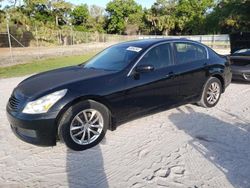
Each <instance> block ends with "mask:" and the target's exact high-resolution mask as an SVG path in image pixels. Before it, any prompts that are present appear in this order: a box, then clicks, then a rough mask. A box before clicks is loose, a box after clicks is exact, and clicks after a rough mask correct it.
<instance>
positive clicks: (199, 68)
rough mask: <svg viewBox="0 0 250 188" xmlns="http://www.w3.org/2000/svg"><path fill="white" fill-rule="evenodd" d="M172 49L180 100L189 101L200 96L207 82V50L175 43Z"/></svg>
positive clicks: (187, 43)
mask: <svg viewBox="0 0 250 188" xmlns="http://www.w3.org/2000/svg"><path fill="white" fill-rule="evenodd" d="M173 47H174V52H175V53H174V54H175V62H176V74H177V75H178V76H177V78H178V83H179V97H180V100H184V101H185V100H191V99H193V98H196V97H198V96H199V95H200V93H201V91H202V88H203V85H204V83H205V82H206V80H207V75H208V74H207V69H206V67H207V63H208V58H209V57H208V53H207V49H206V47H204V46H202V45H200V44H198V43H192V42H175V43H174V45H173Z"/></svg>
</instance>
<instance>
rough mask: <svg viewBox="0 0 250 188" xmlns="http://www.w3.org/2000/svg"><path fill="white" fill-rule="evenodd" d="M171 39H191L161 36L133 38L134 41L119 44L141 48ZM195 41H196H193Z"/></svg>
mask: <svg viewBox="0 0 250 188" xmlns="http://www.w3.org/2000/svg"><path fill="white" fill-rule="evenodd" d="M171 41H180V42H181V41H183V42H186V41H191V40H188V39H185V38H181V39H180V38H160V39H139V40H133V41H128V42H123V43H119V44H117V45H118V46H122V45H124V46H135V47H140V48H148V47H151V46H153V45H155V44H158V43H161V42H171ZM191 42H195V41H191Z"/></svg>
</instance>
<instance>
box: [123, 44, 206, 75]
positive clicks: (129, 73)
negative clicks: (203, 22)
mask: <svg viewBox="0 0 250 188" xmlns="http://www.w3.org/2000/svg"><path fill="white" fill-rule="evenodd" d="M178 42H180V43H191V44H196V45H199V46H201V47H203V48H204V49H205V50H206V53H207V59H209V53H208V49H207V47H206V46H205V45H203V44H202V43H198V42H195V41H181V40H176V41H175V40H172V41H164V42H159V43H157V44H154V45H153V46H151V47H150V48H149V49H147V50H146V51H145V52H144V53H143V54H142V55H141V56H140V58H139V59H138V60H137V61H136V62H135V64H134V65H133V66H132V68H131V69H130V71H129V72H128V74H127V77H129V76H130V75H131V73H132V71H133V70H134V68H135V67H136V65H137V64H138V63H139V62H140V61H141V59H142V58H143V57H144V56H145V55H146V53H148V52H149V51H150V50H151V49H152V48H154V47H156V46H159V45H162V44H168V43H170V44H171V43H178Z"/></svg>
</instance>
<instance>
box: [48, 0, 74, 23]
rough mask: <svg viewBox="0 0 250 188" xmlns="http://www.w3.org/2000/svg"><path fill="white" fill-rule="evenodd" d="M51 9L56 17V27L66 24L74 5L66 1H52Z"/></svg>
mask: <svg viewBox="0 0 250 188" xmlns="http://www.w3.org/2000/svg"><path fill="white" fill-rule="evenodd" d="M51 8H52V12H53V15H54V16H55V23H56V26H58V25H64V24H66V23H67V17H68V16H69V12H70V11H71V8H72V4H71V3H68V2H66V1H64V0H51Z"/></svg>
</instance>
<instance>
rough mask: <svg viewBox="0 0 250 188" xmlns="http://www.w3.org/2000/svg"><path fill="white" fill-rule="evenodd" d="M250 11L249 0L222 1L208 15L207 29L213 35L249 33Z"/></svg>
mask: <svg viewBox="0 0 250 188" xmlns="http://www.w3.org/2000/svg"><path fill="white" fill-rule="evenodd" d="M249 10H250V1H249V0H231V1H228V0H221V1H219V2H218V3H217V5H216V6H215V8H214V10H213V11H212V12H211V13H210V14H209V15H208V18H207V29H208V31H209V32H212V33H232V32H237V31H248V32H249V31H250V21H249V18H250V11H249Z"/></svg>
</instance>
